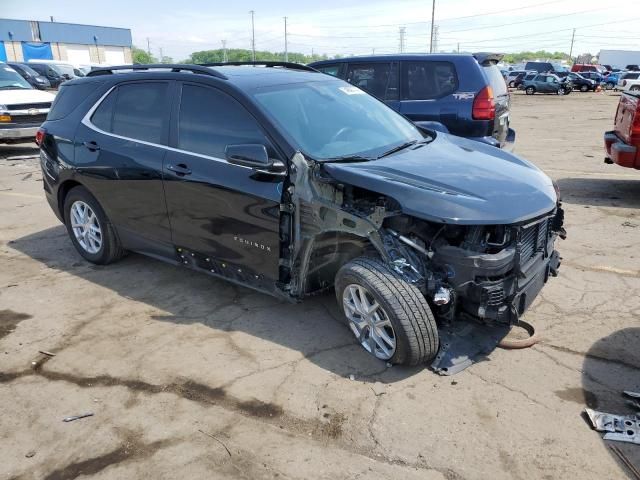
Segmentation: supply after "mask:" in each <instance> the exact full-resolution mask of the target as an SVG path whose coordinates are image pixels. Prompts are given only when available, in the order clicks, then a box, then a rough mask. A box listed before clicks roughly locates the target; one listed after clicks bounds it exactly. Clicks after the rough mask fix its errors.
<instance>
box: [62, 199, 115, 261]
mask: <svg viewBox="0 0 640 480" xmlns="http://www.w3.org/2000/svg"><path fill="white" fill-rule="evenodd" d="M83 205H86V206H88V207H89V209H90V210H84V211H85V212H89V211H90V212H92V213H93V216H92V217H91V218H92V219H93V221H92V222H85V223H84V224H83V225H85V226H83V227H77V226H76V227H75V228H76V230H84V231H85V232H88V231H91V233H93V235H94V236H92V237H91V238H95V239H98V238H99V239H100V242H99V243H100V244H99V247H97V241H93V240H91V239H90V238H89V236H85V237H84V239H79V238H78V236H77V234H76V231H74V224H75V225H77V223H76V220H77V218H76V216H75V215H76V213H77V210H75V209H76V208H77V209H82V206H83ZM72 208H74V212H72ZM63 212H64V223H65V226H66V227H67V233H68V234H69V238H71V242H72V243H73V246H74V247H76V250H77V251H78V253H79V254H80V255H82V257H83V258H84V259H85V260H87V261H89V262H91V263H95V264H98V265H107V264H109V263H112V262H115V261H116V260H118V259H119V258H121V257H122V256H124V253H125V251H124V250H123V249H122V247H121V245H120V241H119V240H118V237H117V235H116V233H115V230H114V228H113V225H111V222H110V221H109V219H108V218H107V215H106V214H105V213H104V210H103V209H102V207H101V206H100V203H98V201H97V200H96V199H95V197H94V196H93V195H91V193H89V191H88V190H87V189H86V188H84V187H75V188H73V189H71V190H70V191H69V193H67V196H66V197H65V199H64V208H63ZM88 223H91V224H90V225H88ZM96 228H97V230H96ZM98 233H99V235H98Z"/></svg>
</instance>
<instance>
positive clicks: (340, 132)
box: [329, 127, 353, 142]
mask: <svg viewBox="0 0 640 480" xmlns="http://www.w3.org/2000/svg"><path fill="white" fill-rule="evenodd" d="M352 130H353V128H352V127H342V128H341V129H340V130H338V131H337V132H336V133H335V134H334V135H333V136H332V137H331V138H330V139H329V142H336V141H338V139H339V138H340V137H341V136H343V135H344V134H345V133H347V132H350V131H352Z"/></svg>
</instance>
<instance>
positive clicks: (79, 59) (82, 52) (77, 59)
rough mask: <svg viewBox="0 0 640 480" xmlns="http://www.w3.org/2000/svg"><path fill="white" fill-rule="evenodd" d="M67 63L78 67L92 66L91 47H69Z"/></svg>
mask: <svg viewBox="0 0 640 480" xmlns="http://www.w3.org/2000/svg"><path fill="white" fill-rule="evenodd" d="M67 61H68V62H69V63H73V64H76V65H88V64H90V63H91V55H90V54H89V45H67Z"/></svg>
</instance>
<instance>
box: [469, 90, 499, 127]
mask: <svg viewBox="0 0 640 480" xmlns="http://www.w3.org/2000/svg"><path fill="white" fill-rule="evenodd" d="M471 116H472V117H473V119H474V120H493V119H494V118H496V102H495V100H494V99H493V89H492V88H491V87H490V86H486V87H484V88H483V89H482V90H480V92H479V93H478V95H476V98H474V99H473V111H472V113H471Z"/></svg>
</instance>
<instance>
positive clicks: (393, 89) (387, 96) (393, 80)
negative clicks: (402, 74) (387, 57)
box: [347, 62, 398, 100]
mask: <svg viewBox="0 0 640 480" xmlns="http://www.w3.org/2000/svg"><path fill="white" fill-rule="evenodd" d="M347 81H348V82H349V83H351V84H352V85H355V86H357V87H359V88H361V89H363V90H365V91H366V92H368V93H370V94H371V95H373V96H374V97H377V98H379V99H380V100H398V64H397V63H391V62H389V63H386V62H379V63H378V62H376V63H350V64H349V67H348V69H347Z"/></svg>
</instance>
